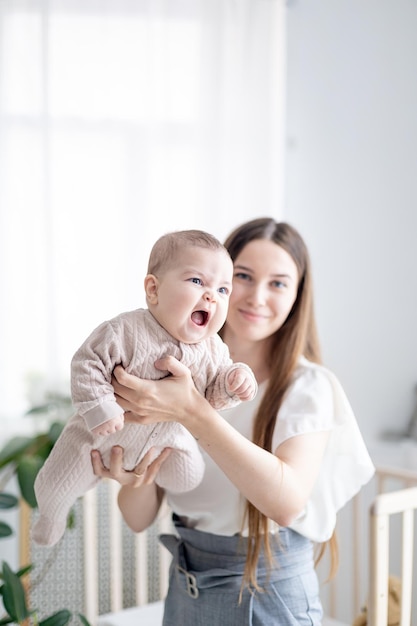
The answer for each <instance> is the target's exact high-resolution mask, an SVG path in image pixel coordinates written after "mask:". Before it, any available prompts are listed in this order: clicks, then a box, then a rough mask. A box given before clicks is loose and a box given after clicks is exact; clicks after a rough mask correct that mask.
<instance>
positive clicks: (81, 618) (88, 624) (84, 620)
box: [78, 613, 91, 626]
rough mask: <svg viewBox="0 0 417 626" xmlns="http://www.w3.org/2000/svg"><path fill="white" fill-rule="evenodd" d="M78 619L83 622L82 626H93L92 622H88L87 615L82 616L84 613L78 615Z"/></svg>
mask: <svg viewBox="0 0 417 626" xmlns="http://www.w3.org/2000/svg"><path fill="white" fill-rule="evenodd" d="M78 617H79V618H80V620H81V624H84V626H91V624H90V622H89V621H88V619H87V618H86V617H85V615H82V613H78Z"/></svg>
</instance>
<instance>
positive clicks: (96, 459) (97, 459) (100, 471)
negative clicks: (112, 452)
mask: <svg viewBox="0 0 417 626" xmlns="http://www.w3.org/2000/svg"><path fill="white" fill-rule="evenodd" d="M91 463H92V465H93V470H94V474H95V475H96V476H105V472H107V471H108V470H106V468H105V467H104V465H103V461H102V459H101V454H100V452H99V451H98V450H92V451H91Z"/></svg>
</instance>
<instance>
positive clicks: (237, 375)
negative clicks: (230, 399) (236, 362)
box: [226, 367, 257, 401]
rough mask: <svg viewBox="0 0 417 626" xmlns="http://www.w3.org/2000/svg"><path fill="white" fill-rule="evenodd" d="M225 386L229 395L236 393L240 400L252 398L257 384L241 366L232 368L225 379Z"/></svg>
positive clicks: (251, 375)
mask: <svg viewBox="0 0 417 626" xmlns="http://www.w3.org/2000/svg"><path fill="white" fill-rule="evenodd" d="M226 387H227V391H228V393H230V395H236V396H238V397H239V398H240V400H243V401H246V400H252V399H253V398H254V397H255V395H256V391H257V384H256V381H255V379H254V377H253V374H250V373H249V372H248V371H246V370H245V369H244V368H243V367H236V368H235V369H233V370H232V371H231V372H230V374H229V375H228V376H227V379H226Z"/></svg>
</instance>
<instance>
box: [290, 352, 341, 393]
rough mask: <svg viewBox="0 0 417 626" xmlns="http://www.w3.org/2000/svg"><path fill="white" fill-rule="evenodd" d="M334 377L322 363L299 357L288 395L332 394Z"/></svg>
mask: <svg viewBox="0 0 417 626" xmlns="http://www.w3.org/2000/svg"><path fill="white" fill-rule="evenodd" d="M335 379H336V377H335V376H334V374H333V373H332V372H331V371H330V370H329V369H327V368H326V367H325V366H324V365H321V364H319V363H314V362H313V361H309V360H308V359H306V358H305V357H304V356H303V357H301V358H300V360H299V362H298V365H297V367H296V369H295V371H294V374H293V377H292V380H291V383H290V385H289V388H288V392H287V397H288V396H295V397H297V396H299V397H300V398H302V397H307V396H309V395H313V396H316V397H320V396H324V397H326V396H328V395H329V394H333V383H334V381H335Z"/></svg>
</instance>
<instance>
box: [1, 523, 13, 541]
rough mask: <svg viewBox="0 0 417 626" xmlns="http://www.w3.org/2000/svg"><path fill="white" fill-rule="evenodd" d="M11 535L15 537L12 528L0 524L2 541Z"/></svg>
mask: <svg viewBox="0 0 417 626" xmlns="http://www.w3.org/2000/svg"><path fill="white" fill-rule="evenodd" d="M10 535H13V530H12V529H11V528H10V526H9V524H6V522H0V539H2V538H4V537H10Z"/></svg>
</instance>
